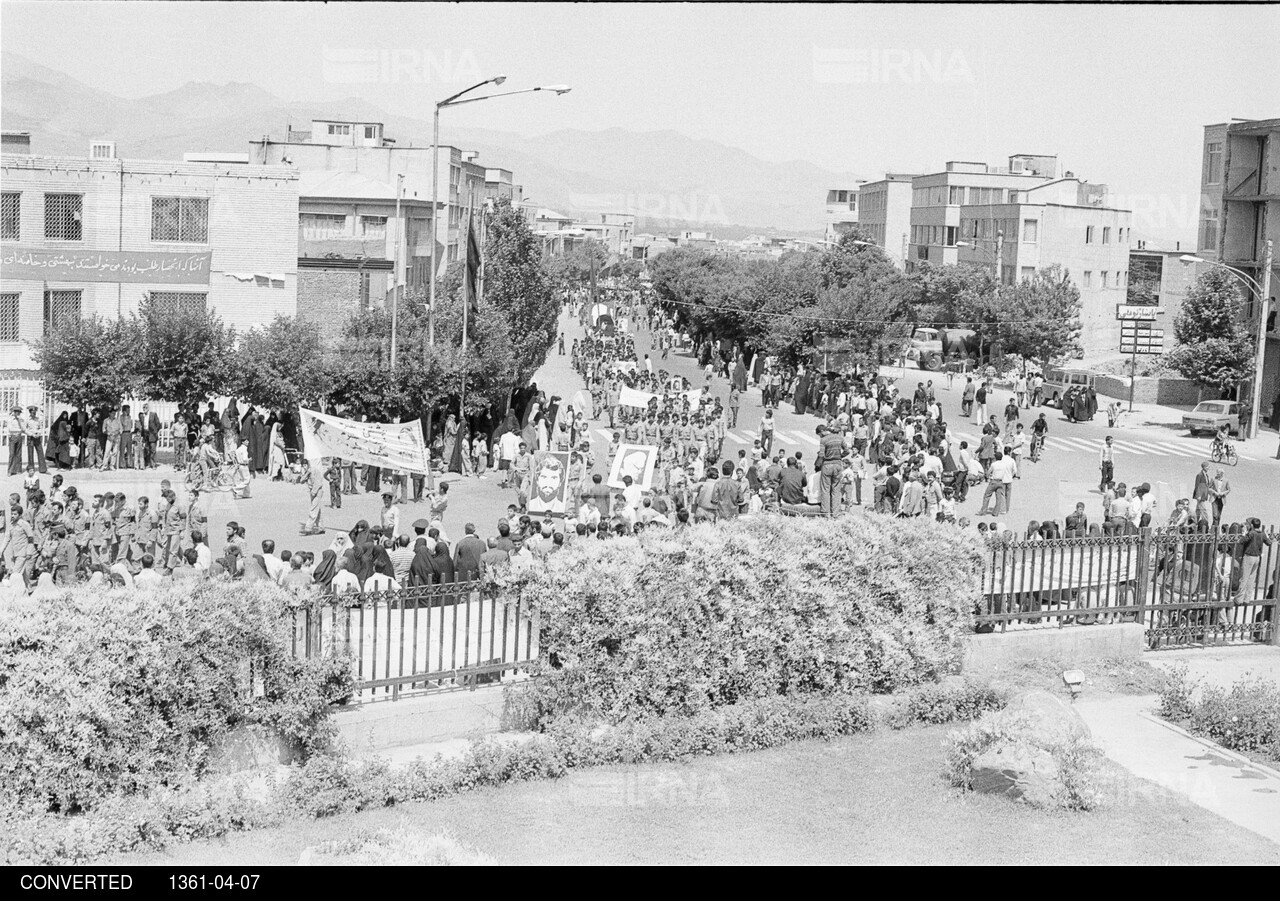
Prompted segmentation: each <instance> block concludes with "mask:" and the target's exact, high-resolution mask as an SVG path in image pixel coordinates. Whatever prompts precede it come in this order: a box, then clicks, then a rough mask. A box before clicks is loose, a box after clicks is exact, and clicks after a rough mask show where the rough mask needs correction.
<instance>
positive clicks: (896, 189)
mask: <svg viewBox="0 0 1280 901" xmlns="http://www.w3.org/2000/svg"><path fill="white" fill-rule="evenodd" d="M915 177H916V176H914V175H905V174H902V173H894V172H887V173H885V176H884V178H882V179H880V180H879V181H873V182H868V183H867V184H865V185H863V186H862V189H861V190H860V191H859V192H858V225H860V226H861V227H862V229H863V231H865V232H866V233H867V234H868V235H869V236H870V237H871V240H872V241H874V242H875V243H876V244H877V245H878V246H879V247H880V248H881V249H882V250H884V252H885V253H887V254H888V255H889V256H890V257H891V258H892V259H893V261H894V262H895V263H896V264H897V265H898V266H899V268H905V267H906V265H907V246H908V244H909V238H910V234H911V192H912V189H911V180H912V179H914V178H915Z"/></svg>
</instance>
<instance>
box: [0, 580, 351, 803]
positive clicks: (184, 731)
mask: <svg viewBox="0 0 1280 901" xmlns="http://www.w3.org/2000/svg"><path fill="white" fill-rule="evenodd" d="M284 600H285V595H284V593H283V592H282V591H281V590H280V589H278V588H276V587H274V586H270V587H262V588H255V587H253V586H247V585H234V586H233V585H221V584H216V583H207V584H197V585H195V586H190V587H189V586H186V585H174V586H166V587H163V588H159V589H157V590H154V591H137V592H130V593H123V592H100V591H96V590H91V589H89V588H87V587H79V588H74V589H68V590H66V591H63V592H61V593H60V594H59V595H57V596H55V597H49V598H42V599H34V598H24V599H21V600H17V601H11V602H10V603H8V604H6V605H5V606H4V607H3V608H0V780H3V782H4V784H5V791H6V802H7V803H9V804H12V805H15V806H17V807H19V808H23V809H27V810H30V811H31V812H33V813H43V812H45V811H50V812H58V813H74V812H76V811H80V810H84V809H89V808H92V807H93V806H94V805H95V804H98V803H100V802H101V801H103V800H104V799H107V798H110V797H119V796H127V795H132V794H138V793H144V792H147V791H150V790H152V789H155V788H158V787H163V786H170V787H177V786H181V785H184V784H185V783H187V782H188V781H189V780H191V779H194V778H196V777H198V776H200V775H201V774H202V773H203V772H205V770H206V769H207V767H208V764H209V762H210V757H211V752H212V750H213V749H214V748H215V747H216V745H217V743H218V742H219V741H220V740H221V739H223V738H224V737H225V736H226V735H227V734H228V733H229V732H230V731H231V730H232V729H234V728H236V727H237V726H240V725H246V724H260V725H262V726H266V727H268V728H269V729H271V730H274V731H276V732H277V733H279V734H280V735H281V736H282V737H283V738H284V739H286V740H287V741H288V742H289V743H290V744H292V745H293V747H294V749H295V750H297V751H298V752H301V753H302V754H303V755H305V754H307V753H310V752H312V751H314V750H318V749H320V748H323V747H325V746H326V744H327V742H328V739H329V737H330V730H331V729H332V728H333V727H332V725H331V724H330V723H329V722H328V718H327V708H328V706H329V703H330V701H331V700H335V699H338V698H341V697H343V696H345V695H346V694H347V693H348V692H349V690H350V675H349V671H350V668H349V667H348V666H343V665H342V664H341V663H339V664H337V665H334V664H333V663H332V662H330V661H309V662H305V663H301V662H297V661H294V660H292V658H291V656H290V640H291V634H290V625H289V621H288V620H287V619H286V618H283V616H282V614H283V611H284V606H283V604H284ZM250 661H252V667H251V665H250Z"/></svg>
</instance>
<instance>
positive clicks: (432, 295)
mask: <svg viewBox="0 0 1280 901" xmlns="http://www.w3.org/2000/svg"><path fill="white" fill-rule="evenodd" d="M506 80H507V76H505V75H495V76H494V77H493V78H486V79H485V80H484V81H482V82H480V83H479V84H473V85H472V86H471V87H469V88H467V89H466V90H464V91H459V92H458V93H456V94H454V95H453V96H451V97H446V98H445V99H443V100H441V101H439V102H437V103H436V108H435V113H434V115H433V116H432V119H431V230H432V232H433V234H432V236H431V237H432V240H431V255H430V266H431V272H430V273H429V278H430V281H429V283H428V285H427V341H428V343H429V344H430V345H431V346H432V347H434V346H435V343H436V241H435V237H436V235H438V234H439V233H440V227H439V221H438V220H437V218H436V217H437V216H439V214H440V211H439V204H440V110H442V109H444V108H445V107H447V106H461V105H462V104H464V103H476V102H478V101H481V100H491V99H493V98H494V97H510V96H512V95H513V94H532V93H534V92H535V91H551V92H553V93H555V94H556V95H557V96H559V95H560V94H567V93H569V91H570V90H571V88H570V87H569V86H568V85H563V84H553V85H544V86H542V87H536V88H525V89H523V90H520V91H502V92H501V93H498V94H485V95H483V96H480V97H467V98H465V99H461V98H462V97H463V95H464V94H470V93H471V92H472V91H474V90H476V89H477V88H482V87H484V86H485V85H487V84H494V85H500V84H502V83H503V82H504V81H506ZM448 237H449V223H448V218H447V213H446V220H445V240H448Z"/></svg>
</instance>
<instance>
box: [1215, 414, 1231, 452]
mask: <svg viewBox="0 0 1280 901" xmlns="http://www.w3.org/2000/svg"><path fill="white" fill-rule="evenodd" d="M1230 441H1231V427H1230V426H1229V425H1227V424H1226V423H1225V422H1224V423H1223V424H1222V425H1220V426H1218V433H1217V434H1216V435H1214V436H1213V446H1212V447H1211V448H1210V452H1211V453H1212V454H1213V455H1214V456H1215V457H1219V456H1225V455H1226V454H1227V445H1228V444H1229V443H1230Z"/></svg>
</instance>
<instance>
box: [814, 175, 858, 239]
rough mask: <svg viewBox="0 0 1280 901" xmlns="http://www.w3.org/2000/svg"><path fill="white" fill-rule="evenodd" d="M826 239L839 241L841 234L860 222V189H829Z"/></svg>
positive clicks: (824, 237)
mask: <svg viewBox="0 0 1280 901" xmlns="http://www.w3.org/2000/svg"><path fill="white" fill-rule="evenodd" d="M826 221H827V225H826V230H825V231H824V232H823V235H822V237H823V239H824V240H826V241H831V242H835V241H839V240H840V236H841V235H843V234H844V233H845V232H847V231H848V230H849V229H850V228H851V227H852V226H854V225H856V224H857V222H858V189H857V188H832V189H831V190H829V191H827V220H826Z"/></svg>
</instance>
